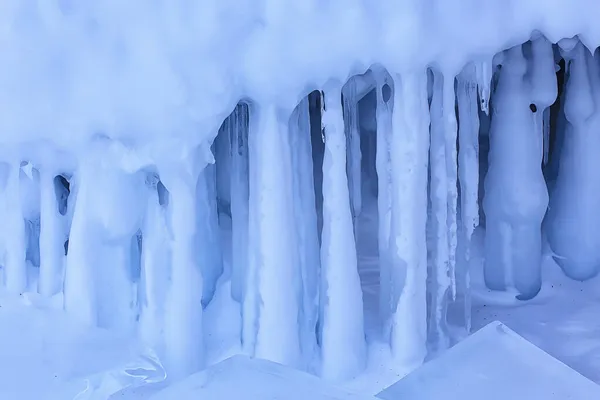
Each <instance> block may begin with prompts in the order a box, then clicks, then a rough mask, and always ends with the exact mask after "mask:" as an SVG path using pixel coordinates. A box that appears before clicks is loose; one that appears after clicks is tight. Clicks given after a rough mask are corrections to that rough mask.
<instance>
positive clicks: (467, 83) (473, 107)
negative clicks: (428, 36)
mask: <svg viewBox="0 0 600 400" xmlns="http://www.w3.org/2000/svg"><path fill="white" fill-rule="evenodd" d="M473 69H474V68H473V66H472V65H470V66H467V68H466V69H465V70H464V71H463V72H462V73H461V74H460V75H459V76H458V87H457V98H458V120H459V135H458V139H459V147H460V151H459V154H458V157H459V158H458V173H459V176H460V189H461V190H460V192H461V217H462V225H463V238H464V239H463V240H464V242H463V255H462V257H461V262H462V263H463V267H462V268H458V266H457V275H458V276H459V277H458V278H457V280H458V282H459V283H460V284H459V287H458V292H459V293H461V294H462V300H463V317H464V318H463V320H464V325H465V326H464V327H465V329H466V332H467V333H469V332H470V330H471V300H470V274H469V262H470V258H471V257H470V249H471V237H472V235H473V232H474V230H475V228H476V227H477V226H478V225H479V113H478V111H477V82H476V80H475V76H474V71H473Z"/></svg>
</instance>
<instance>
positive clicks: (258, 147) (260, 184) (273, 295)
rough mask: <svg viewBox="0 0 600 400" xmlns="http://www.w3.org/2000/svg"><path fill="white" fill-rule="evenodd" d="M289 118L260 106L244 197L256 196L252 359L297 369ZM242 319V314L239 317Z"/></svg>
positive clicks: (297, 271) (298, 278)
mask: <svg viewBox="0 0 600 400" xmlns="http://www.w3.org/2000/svg"><path fill="white" fill-rule="evenodd" d="M289 116H290V114H289V113H287V112H285V111H283V110H280V109H278V108H277V107H276V106H275V105H272V104H268V105H261V106H260V108H259V109H258V115H257V118H258V120H257V129H256V130H255V131H251V132H250V137H249V140H250V142H251V143H252V142H253V143H252V146H251V148H250V157H251V158H254V160H253V161H251V162H252V167H253V168H255V170H254V172H252V174H255V177H254V179H253V180H251V182H250V192H251V193H256V194H257V198H256V199H255V201H256V202H255V203H254V206H255V207H256V208H255V209H253V210H252V212H255V213H256V215H255V216H254V218H256V219H255V220H253V222H254V224H255V225H254V226H252V225H251V230H250V232H252V235H256V236H257V238H256V241H255V242H253V244H254V246H255V248H254V250H253V251H254V252H255V253H254V256H255V257H256V259H255V260H256V270H255V272H256V276H255V278H256V280H254V281H251V283H253V284H256V285H257V290H258V292H257V293H258V298H257V299H256V300H255V301H258V322H257V323H256V324H257V326H256V328H257V334H256V348H255V355H256V357H259V358H264V359H268V360H272V361H275V362H279V363H282V364H286V365H292V366H297V365H298V364H299V362H300V360H301V357H300V351H301V348H300V329H299V326H298V321H299V320H300V317H299V312H300V306H301V296H302V293H301V285H302V282H301V271H300V266H299V263H298V249H297V247H296V245H297V239H296V228H295V218H294V206H293V204H294V198H293V185H292V173H293V171H292V164H291V147H290V142H289V134H288V128H289V126H288V123H289ZM244 318H246V314H244Z"/></svg>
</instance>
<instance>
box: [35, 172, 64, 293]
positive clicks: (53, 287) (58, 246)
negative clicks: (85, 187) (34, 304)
mask: <svg viewBox="0 0 600 400" xmlns="http://www.w3.org/2000/svg"><path fill="white" fill-rule="evenodd" d="M56 176H57V172H56V171H55V170H53V169H49V168H42V169H41V171H40V190H41V203H40V211H41V220H40V259H41V263H40V278H39V282H38V291H39V292H40V294H42V295H44V296H53V295H54V294H56V293H58V292H60V291H61V290H62V287H63V268H64V263H65V249H64V242H65V239H66V238H67V234H66V230H65V221H64V216H62V215H61V214H60V212H59V202H58V199H57V196H58V194H59V193H61V192H60V191H61V190H64V189H63V188H61V187H57V183H56V179H55V178H56ZM59 184H60V183H59Z"/></svg>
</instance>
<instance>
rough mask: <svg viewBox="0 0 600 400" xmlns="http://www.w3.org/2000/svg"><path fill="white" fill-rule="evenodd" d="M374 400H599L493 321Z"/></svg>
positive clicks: (597, 390)
mask: <svg viewBox="0 0 600 400" xmlns="http://www.w3.org/2000/svg"><path fill="white" fill-rule="evenodd" d="M377 397H379V398H382V399H386V400H402V399H410V400H438V399H440V397H443V398H444V399H447V400H471V399H473V400H479V399H486V400H506V399H556V400H559V399H560V400H566V399H597V398H600V386H598V385H597V384H595V383H594V382H592V381H590V380H588V379H587V378H585V377H583V376H582V375H580V374H579V373H578V372H576V371H575V370H573V369H571V368H569V367H567V366H566V365H565V364H563V363H561V362H560V361H558V360H556V359H554V358H553V357H551V356H550V355H548V354H547V353H545V352H544V351H542V350H541V349H539V348H538V347H536V346H534V345H533V344H531V343H530V342H528V341H527V340H525V339H524V338H522V337H521V336H519V335H517V334H516V333H515V332H513V331H511V330H510V329H509V328H507V327H506V326H505V325H503V324H502V323H500V322H497V321H496V322H492V323H490V324H488V325H487V326H485V327H484V328H482V329H481V330H479V331H477V332H476V333H474V334H473V335H471V336H470V337H469V338H467V339H465V340H464V341H463V342H461V343H459V344H457V345H456V346H454V347H453V348H451V349H450V350H448V351H447V352H446V353H444V354H443V355H442V356H440V357H439V358H437V359H435V360H433V361H430V362H428V363H426V364H425V365H423V366H422V367H420V368H418V369H417V370H416V371H414V372H412V373H410V374H409V375H407V376H406V377H404V378H403V379H401V380H400V381H399V382H397V383H396V384H394V385H392V386H391V387H389V388H387V389H385V390H383V391H382V392H381V393H379V394H378V395H377Z"/></svg>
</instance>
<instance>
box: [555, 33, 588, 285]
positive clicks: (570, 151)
mask: <svg viewBox="0 0 600 400" xmlns="http://www.w3.org/2000/svg"><path fill="white" fill-rule="evenodd" d="M565 55H566V58H567V62H568V64H569V70H568V81H567V83H566V92H565V98H564V100H565V105H564V113H565V116H566V119H567V121H568V124H567V129H566V132H565V134H564V137H563V144H562V152H561V155H560V170H559V173H558V178H557V180H556V185H555V187H554V192H553V193H552V198H551V202H550V207H549V212H548V221H547V228H548V240H549V242H550V245H551V247H552V250H553V251H554V253H555V254H556V255H557V256H556V257H555V260H556V262H557V263H558V264H559V265H560V266H561V267H562V269H563V271H564V272H565V274H567V275H568V276H569V277H571V278H573V279H579V280H585V279H588V278H590V277H592V276H594V275H596V274H597V273H598V271H599V270H600V237H599V236H598V235H597V234H596V231H597V228H598V226H600V213H599V212H598V211H599V209H598V201H600V197H599V196H600V180H598V179H597V172H596V165H597V159H598V157H597V154H596V151H595V150H596V149H597V148H598V145H599V144H600V117H599V116H598V112H597V104H600V82H599V78H598V74H599V68H598V62H599V58H598V56H596V57H594V56H593V55H591V54H590V53H589V52H588V50H587V49H586V48H585V47H584V46H583V45H582V44H581V43H578V44H577V45H576V47H575V48H574V49H573V50H572V52H570V53H566V54H565Z"/></svg>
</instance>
